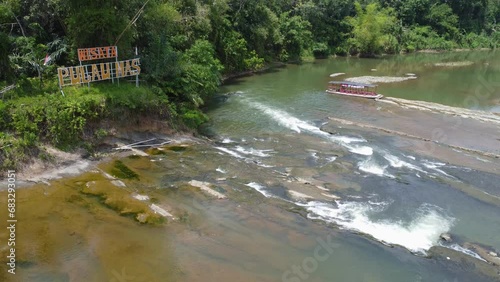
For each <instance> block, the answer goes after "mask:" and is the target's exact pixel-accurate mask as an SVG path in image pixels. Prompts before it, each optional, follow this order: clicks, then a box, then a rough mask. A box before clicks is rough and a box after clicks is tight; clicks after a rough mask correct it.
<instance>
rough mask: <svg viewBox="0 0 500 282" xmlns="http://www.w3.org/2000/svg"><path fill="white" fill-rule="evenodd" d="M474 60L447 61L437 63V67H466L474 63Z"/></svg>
mask: <svg viewBox="0 0 500 282" xmlns="http://www.w3.org/2000/svg"><path fill="white" fill-rule="evenodd" d="M473 64H474V62H471V61H463V62H446V63H435V64H434V66H436V67H465V66H470V65H473Z"/></svg>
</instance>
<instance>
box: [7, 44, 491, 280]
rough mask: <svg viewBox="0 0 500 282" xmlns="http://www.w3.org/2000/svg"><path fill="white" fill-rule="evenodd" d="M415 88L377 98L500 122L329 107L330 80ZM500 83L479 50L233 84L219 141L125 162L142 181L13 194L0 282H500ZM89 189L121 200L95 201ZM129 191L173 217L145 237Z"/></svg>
mask: <svg viewBox="0 0 500 282" xmlns="http://www.w3.org/2000/svg"><path fill="white" fill-rule="evenodd" d="M436 64H437V65H436ZM333 73H345V74H344V75H342V76H339V77H336V78H330V77H329V75H330V74H333ZM407 73H413V74H415V75H416V77H417V78H416V79H411V80H406V81H403V82H394V83H383V84H380V86H379V92H380V93H382V94H384V95H385V96H389V97H397V98H403V99H410V100H422V101H427V102H434V103H438V104H443V105H449V106H454V107H458V108H468V109H472V110H478V111H481V112H483V113H485V115H487V117H488V118H489V117H491V116H492V117H493V118H492V120H493V121H492V122H489V120H490V119H486V118H484V117H483V116H482V113H481V112H474V113H477V114H478V116H480V118H481V119H482V120H476V119H474V118H473V117H472V116H473V115H474V114H471V113H469V112H467V114H462V115H458V116H457V115H455V118H456V119H454V118H450V117H448V116H449V115H448V114H443V113H442V112H440V111H428V110H427V111H423V110H422V109H415V108H411V107H408V106H404V105H410V104H407V103H405V102H401V101H403V100H395V101H398V103H402V104H399V105H395V103H394V102H391V103H389V102H385V103H384V102H382V101H373V100H364V99H355V98H349V97H342V96H336V95H330V94H326V93H325V92H324V90H325V88H326V86H327V83H328V81H329V80H333V79H334V80H343V79H351V78H356V77H358V78H359V77H361V76H372V77H373V76H376V77H380V76H390V77H408V76H407V75H406V74H407ZM499 77H500V57H499V54H498V53H494V52H486V51H485V52H460V53H444V54H414V55H408V56H393V57H387V58H382V59H357V58H335V59H331V60H322V61H317V62H316V63H311V64H303V65H291V66H287V67H285V68H280V69H273V70H271V71H268V72H267V73H264V74H259V75H254V76H250V77H245V78H240V79H235V80H233V81H231V82H229V83H227V84H226V85H225V86H223V87H221V89H220V94H219V95H217V96H216V97H215V98H214V100H213V101H212V102H211V103H209V105H208V106H207V108H206V112H207V114H208V115H209V117H210V119H211V121H210V123H209V124H207V125H205V126H204V128H203V133H204V134H205V135H206V136H207V137H208V138H210V139H211V141H194V142H193V141H189V142H184V143H186V146H185V147H168V146H167V147H165V148H164V149H163V150H150V151H147V152H148V154H149V155H148V156H143V157H128V158H124V159H122V162H123V164H125V165H126V166H127V167H129V168H130V169H131V170H133V171H134V172H135V173H137V175H138V178H136V179H128V180H127V179H122V181H121V182H116V180H113V181H111V180H110V178H109V177H107V174H104V173H102V172H103V171H106V172H108V173H110V174H113V173H112V171H113V170H112V169H111V168H110V165H108V164H102V165H100V166H99V167H98V169H93V170H91V171H90V172H88V173H86V174H84V175H80V176H78V177H69V178H65V179H61V180H57V181H53V182H51V185H50V186H47V185H44V184H38V185H35V186H32V187H30V188H28V189H22V190H19V192H18V198H19V205H22V208H19V212H18V214H19V215H18V216H19V222H20V224H19V225H20V227H19V229H18V234H19V235H18V237H19V239H18V240H19V241H20V242H21V244H20V247H19V249H20V250H19V259H20V261H21V263H20V264H18V265H19V269H18V272H19V275H17V276H16V277H15V279H14V280H12V279H13V278H12V277H11V276H6V274H4V273H5V272H6V271H4V269H2V274H1V275H4V276H1V275H0V278H2V281H10V280H7V279H11V280H12V281H293V282H297V281H384V282H388V281H492V280H500V276H498V273H497V272H498V271H500V269H498V268H497V267H495V266H492V265H491V264H488V263H486V262H484V260H485V258H484V255H483V253H482V252H481V250H482V249H484V250H487V252H488V251H496V252H497V253H498V251H500V236H498V234H500V186H499V185H498V183H500V161H499V159H498V155H500V151H499V149H500V146H498V145H499V143H498V141H500V139H499V138H500V127H499V125H498V123H496V122H495V115H494V114H492V113H495V112H500V92H499V91H498V90H499V84H498V78H499ZM401 105H403V106H401ZM438 107H439V105H438ZM457 111H459V112H460V111H461V110H460V109H458V110H457ZM436 132H437V133H440V134H437V136H436ZM444 137H446V138H444ZM477 143H480V144H477ZM191 180H198V181H204V182H206V183H210V184H211V187H212V188H213V189H214V190H216V191H217V192H219V193H222V194H224V195H225V196H226V197H227V199H214V198H213V197H212V196H210V195H207V194H206V193H203V192H202V191H200V190H199V189H197V188H194V187H192V186H190V185H189V184H188V183H189V182H190V181H191ZM110 181H111V183H113V184H110ZM94 185H97V186H99V187H108V188H109V189H116V190H117V191H121V192H116V193H115V192H113V194H106V195H104V194H103V193H101V194H96V193H94V194H89V192H88V189H91V187H93V186H94ZM85 187H86V188H85ZM89 187H90V188H89ZM116 187H119V188H116ZM86 189H87V190H86ZM113 191H114V190H113ZM119 193H125V194H126V195H133V196H135V197H136V198H137V199H141V201H142V202H143V203H147V204H148V205H153V204H154V205H155V206H156V207H159V208H160V209H162V210H163V211H168V212H170V213H171V214H172V215H173V217H174V218H173V219H172V218H170V217H169V216H167V218H168V223H166V224H160V225H158V226H156V225H155V226H149V225H143V224H139V223H137V222H136V221H134V217H133V216H132V217H131V216H128V214H129V211H130V210H127V209H128V208H127V207H126V208H122V207H121V206H120V205H121V203H122V202H121V200H120V199H122V198H120V197H121V196H119V195H121V194H119ZM96 195H97V197H96ZM146 196H147V197H146ZM4 198H5V197H2V199H4ZM117 199H118V200H117ZM117 202H119V203H120V205H119V204H116V203H117ZM1 203H2V204H4V201H3V200H2V202H1ZM124 205H125V206H126V204H124ZM130 209H132V208H130ZM120 214H121V215H120ZM0 220H2V222H4V215H3V214H2V218H0ZM23 222H24V224H21V223H23ZM443 233H449V234H450V235H451V237H452V241H451V242H445V241H443V240H440V239H439V237H440V235H441V234H443ZM0 238H2V241H3V239H4V238H7V234H6V233H5V232H4V233H0ZM478 248H479V249H478ZM5 251H6V250H5V249H2V255H3V252H5ZM4 267H5V266H4ZM16 279H17V280H16Z"/></svg>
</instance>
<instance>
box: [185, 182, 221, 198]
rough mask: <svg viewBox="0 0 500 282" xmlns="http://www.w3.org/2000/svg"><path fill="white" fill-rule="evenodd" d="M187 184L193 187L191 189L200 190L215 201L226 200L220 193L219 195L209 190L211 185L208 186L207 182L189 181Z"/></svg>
mask: <svg viewBox="0 0 500 282" xmlns="http://www.w3.org/2000/svg"><path fill="white" fill-rule="evenodd" d="M188 184H189V185H191V186H193V187H197V188H200V189H201V191H203V192H205V193H207V194H208V195H210V196H214V197H216V198H217V199H225V198H226V195H224V194H222V193H219V192H217V191H215V190H214V189H212V188H210V186H211V185H212V184H210V183H208V182H201V181H198V180H191V181H189V182H188Z"/></svg>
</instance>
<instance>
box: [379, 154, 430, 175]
mask: <svg viewBox="0 0 500 282" xmlns="http://www.w3.org/2000/svg"><path fill="white" fill-rule="evenodd" d="M383 157H384V159H386V160H387V161H388V162H389V164H390V165H391V167H394V168H402V167H406V168H408V169H411V170H416V171H419V172H422V173H427V172H426V171H425V170H423V169H422V168H420V167H418V166H416V165H413V164H411V163H408V162H405V161H403V160H401V159H400V158H398V157H396V156H394V155H391V154H384V155H383Z"/></svg>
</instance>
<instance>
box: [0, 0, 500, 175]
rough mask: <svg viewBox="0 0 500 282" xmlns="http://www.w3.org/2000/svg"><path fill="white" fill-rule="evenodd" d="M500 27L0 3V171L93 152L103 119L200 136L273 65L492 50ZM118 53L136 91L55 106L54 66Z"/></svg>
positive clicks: (421, 7)
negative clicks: (227, 99)
mask: <svg viewBox="0 0 500 282" xmlns="http://www.w3.org/2000/svg"><path fill="white" fill-rule="evenodd" d="M499 21H500V0H454V1H447V0H362V1H358V2H355V1H349V0H308V1H306V0H302V1H301V0H298V1H297V0H294V1H291V0H266V1H265V0H210V1H208V0H121V1H118V0H107V1H97V0H87V1H80V0H43V1H42V0H2V2H1V4H0V91H1V92H0V93H1V94H0V96H1V98H2V99H1V100H0V130H1V132H0V149H1V151H0V166H1V167H17V166H19V165H20V164H22V163H23V162H25V161H26V160H27V159H28V157H29V156H33V155H38V154H40V153H43V152H40V150H39V147H38V144H41V143H44V142H45V143H48V144H52V145H54V146H56V147H59V148H62V149H66V150H70V149H71V148H75V147H82V146H84V147H88V148H91V147H92V140H94V139H98V138H99V137H102V136H105V135H106V134H107V133H106V132H105V131H104V130H100V129H98V128H95V127H93V128H91V125H92V124H94V125H95V124H97V123H98V121H100V120H102V119H109V120H113V119H123V117H124V116H127V115H129V116H130V115H139V114H144V115H154V116H155V117H157V118H161V119H165V120H168V121H169V122H170V124H171V126H172V127H173V128H177V129H181V130H182V129H183V128H196V127H198V126H199V125H200V124H202V123H203V122H205V121H206V117H205V116H204V114H203V113H202V111H200V107H201V106H202V105H203V104H204V103H205V102H206V101H207V100H208V99H209V97H210V96H211V95H213V94H214V93H216V91H217V89H218V87H219V85H220V83H221V82H222V80H223V79H224V78H225V77H231V76H234V75H238V74H242V73H246V72H253V71H258V70H261V69H263V68H265V67H267V66H270V65H272V64H275V63H278V62H279V63H300V62H302V61H311V60H314V59H315V58H327V57H329V56H331V55H338V56H362V57H373V56H378V55H381V54H396V53H410V52H415V51H418V50H427V49H431V50H452V49H458V48H470V49H477V48H490V49H494V48H496V47H497V45H498V42H499V39H500V35H499V32H498V29H499V28H500V26H499V24H498V22H499ZM114 45H117V46H118V49H119V57H120V58H123V59H126V58H133V57H134V52H135V50H136V49H137V50H138V52H139V57H140V58H141V69H142V73H141V75H140V80H141V87H139V88H136V87H135V85H134V84H132V83H126V82H124V83H121V84H120V86H118V85H112V84H111V83H109V82H106V83H96V84H93V85H92V86H91V87H90V88H87V87H86V86H82V87H69V88H67V89H66V88H65V94H66V95H65V96H63V95H62V94H61V92H60V91H59V87H58V80H57V67H58V66H74V65H78V63H79V62H78V56H77V49H78V48H85V47H97V46H114ZM46 58H50V60H49V61H48V62H46V60H45V59H46ZM89 128H91V129H89ZM89 140H90V141H89ZM89 150H90V149H89Z"/></svg>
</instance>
